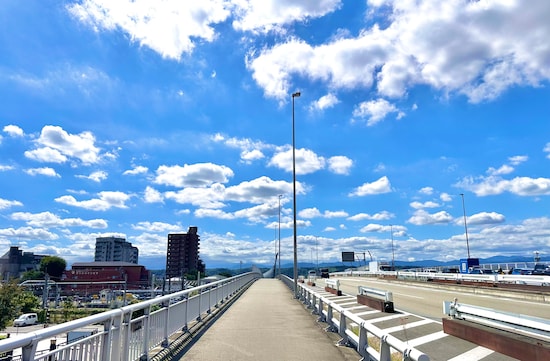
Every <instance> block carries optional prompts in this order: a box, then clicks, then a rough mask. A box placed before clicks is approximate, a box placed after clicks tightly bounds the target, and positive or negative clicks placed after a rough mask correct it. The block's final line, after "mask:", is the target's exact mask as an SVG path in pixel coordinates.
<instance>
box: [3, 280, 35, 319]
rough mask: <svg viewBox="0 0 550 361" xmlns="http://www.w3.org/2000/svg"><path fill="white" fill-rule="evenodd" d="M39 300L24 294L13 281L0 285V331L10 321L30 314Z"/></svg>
mask: <svg viewBox="0 0 550 361" xmlns="http://www.w3.org/2000/svg"><path fill="white" fill-rule="evenodd" d="M39 305H40V300H39V299H38V297H36V296H34V295H33V294H32V293H30V292H26V291H25V290H23V288H22V287H20V286H18V285H17V283H16V282H15V281H10V282H7V283H3V284H1V285H0V330H3V329H5V328H6V326H7V325H8V324H9V322H10V321H12V320H14V319H15V318H16V317H17V316H19V314H21V313H25V312H32V311H34V310H36V309H37V308H38V306H39Z"/></svg>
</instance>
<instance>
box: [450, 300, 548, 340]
mask: <svg viewBox="0 0 550 361" xmlns="http://www.w3.org/2000/svg"><path fill="white" fill-rule="evenodd" d="M443 313H444V314H446V315H447V316H451V317H452V318H454V319H460V320H466V321H473V322H477V323H481V324H484V325H487V326H491V327H497V328H499V329H504V330H509V331H513V332H517V331H521V332H522V333H525V334H528V335H530V336H539V337H541V336H542V337H544V338H546V339H547V340H550V321H549V320H546V319H544V318H538V317H533V316H527V315H522V314H519V313H510V312H502V311H496V310H493V309H490V308H485V307H479V306H472V305H465V304H460V303H458V300H457V299H455V300H454V301H443Z"/></svg>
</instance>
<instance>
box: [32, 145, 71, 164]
mask: <svg viewBox="0 0 550 361" xmlns="http://www.w3.org/2000/svg"><path fill="white" fill-rule="evenodd" d="M24 154H25V157H27V158H29V159H32V160H35V161H38V162H43V163H65V162H66V161H67V160H68V158H67V157H66V156H64V155H63V154H62V153H61V152H60V151H58V150H57V149H53V148H50V147H43V148H38V149H34V150H27V151H25V153H24Z"/></svg>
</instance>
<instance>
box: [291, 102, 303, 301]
mask: <svg viewBox="0 0 550 361" xmlns="http://www.w3.org/2000/svg"><path fill="white" fill-rule="evenodd" d="M300 95H301V94H300V92H296V93H292V201H293V213H294V297H295V298H298V250H297V243H298V242H297V239H296V238H297V236H296V136H295V134H294V98H297V97H299V96H300Z"/></svg>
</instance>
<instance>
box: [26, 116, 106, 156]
mask: <svg viewBox="0 0 550 361" xmlns="http://www.w3.org/2000/svg"><path fill="white" fill-rule="evenodd" d="M36 144H37V149H35V150H34V151H29V152H26V153H25V155H26V156H27V157H29V158H31V159H34V160H38V161H42V162H54V163H63V162H65V161H66V160H67V157H70V158H76V159H79V160H80V161H81V162H82V163H83V164H86V165H89V164H93V163H97V162H98V161H99V160H100V156H99V152H100V150H99V148H97V147H96V146H95V137H94V136H93V134H92V133H90V132H82V133H80V134H69V133H67V132H66V131H65V130H63V128H61V127H58V126H53V125H46V126H44V128H42V132H41V133H40V137H39V138H38V139H37V140H36Z"/></svg>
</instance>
